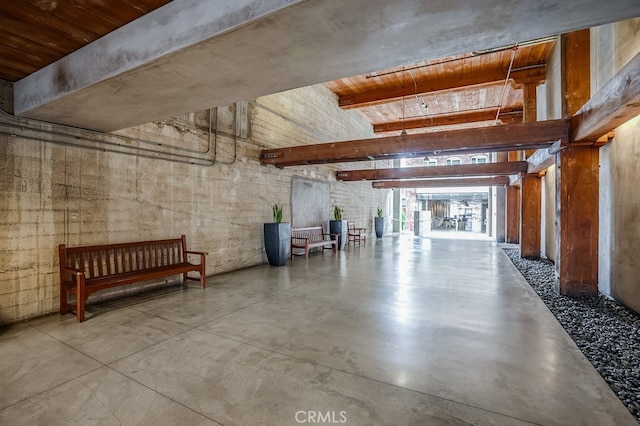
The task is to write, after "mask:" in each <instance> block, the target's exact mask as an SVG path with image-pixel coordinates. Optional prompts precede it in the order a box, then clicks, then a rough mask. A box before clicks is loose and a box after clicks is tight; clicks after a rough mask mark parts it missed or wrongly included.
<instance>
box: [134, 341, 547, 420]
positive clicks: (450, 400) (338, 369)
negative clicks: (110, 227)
mask: <svg viewBox="0 0 640 426" xmlns="http://www.w3.org/2000/svg"><path fill="white" fill-rule="evenodd" d="M198 331H202V332H205V333H207V334H211V335H213V336H216V337H219V338H222V339H225V340H230V341H232V342H235V343H238V344H241V345H245V346H249V347H252V348H255V349H258V350H262V351H266V352H270V353H272V354H275V355H278V356H281V357H284V358H287V359H291V360H295V361H296V362H300V363H308V364H312V365H314V366H318V367H322V368H326V369H328V370H331V371H335V372H337V373H341V374H345V375H348V376H352V377H357V378H360V379H363V380H370V381H372V382H375V383H378V384H381V385H384V386H390V387H392V388H396V389H402V390H405V391H409V392H415V393H416V394H419V395H423V396H426V397H429V398H435V399H438V400H441V401H446V402H449V403H453V404H457V405H463V406H465V407H468V408H472V409H475V410H480V411H482V412H485V413H490V414H494V415H497V416H501V417H505V418H509V419H514V420H517V421H520V422H524V423H528V424H531V425H536V426H544V425H543V424H541V423H536V422H532V421H531V420H527V419H522V418H518V417H514V416H512V415H509V414H505V413H500V412H498V411H495V410H490V409H487V408H483V407H479V406H475V405H471V404H468V403H465V402H461V401H456V400H455V399H451V398H444V397H442V396H440V395H433V394H430V393H428V392H424V391H420V390H417V389H412V388H409V387H404V386H399V385H397V384H395V383H389V382H385V381H383V380H380V379H376V378H373V377H367V376H363V375H361V374H356V373H354V372H351V371H347V370H343V369H340V368H335V367H331V366H329V365H326V364H323V363H320V362H314V361H309V360H308V359H304V358H298V357H296V356H292V355H290V354H286V353H282V352H279V351H277V350H274V349H270V348H266V347H262V346H260V345H256V344H255V343H249V342H246V341H243V340H239V339H237V338H234V337H231V336H227V335H223V334H219V333H214V332H212V331H209V330H204V329H198ZM127 377H128V376H127Z"/></svg>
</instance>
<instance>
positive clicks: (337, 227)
mask: <svg viewBox="0 0 640 426" xmlns="http://www.w3.org/2000/svg"><path fill="white" fill-rule="evenodd" d="M342 212H343V210H342V209H341V208H340V207H338V206H335V207H334V208H333V220H330V221H329V232H330V233H331V234H338V250H344V246H345V244H346V243H347V221H346V220H343V219H342Z"/></svg>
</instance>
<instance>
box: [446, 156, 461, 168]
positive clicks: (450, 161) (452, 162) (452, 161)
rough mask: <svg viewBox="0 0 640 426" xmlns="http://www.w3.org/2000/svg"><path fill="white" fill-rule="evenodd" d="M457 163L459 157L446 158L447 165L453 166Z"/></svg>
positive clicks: (458, 162)
mask: <svg viewBox="0 0 640 426" xmlns="http://www.w3.org/2000/svg"><path fill="white" fill-rule="evenodd" d="M457 164H460V157H450V158H447V166H455V165H457Z"/></svg>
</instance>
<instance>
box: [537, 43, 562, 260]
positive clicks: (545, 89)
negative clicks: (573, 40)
mask: <svg viewBox="0 0 640 426" xmlns="http://www.w3.org/2000/svg"><path fill="white" fill-rule="evenodd" d="M561 54H562V49H561V46H560V38H558V40H557V41H556V44H555V46H554V47H553V49H552V51H551V53H550V54H549V57H548V58H547V70H548V71H547V80H546V82H545V84H543V85H541V86H540V87H539V88H538V91H537V98H538V111H537V113H538V120H540V121H542V120H555V119H559V118H562V56H561ZM542 197H543V200H542V206H543V211H542V227H543V228H542V229H541V232H540V235H541V236H542V242H541V247H540V249H541V254H542V256H544V257H546V258H547V259H549V260H552V261H554V262H555V260H556V170H555V166H553V167H550V168H548V169H547V170H546V174H545V176H544V177H543V178H542Z"/></svg>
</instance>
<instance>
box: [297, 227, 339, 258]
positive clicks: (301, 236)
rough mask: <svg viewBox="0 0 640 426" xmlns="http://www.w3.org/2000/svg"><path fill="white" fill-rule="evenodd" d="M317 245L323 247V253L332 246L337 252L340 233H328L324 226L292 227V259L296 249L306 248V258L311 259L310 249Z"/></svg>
mask: <svg viewBox="0 0 640 426" xmlns="http://www.w3.org/2000/svg"><path fill="white" fill-rule="evenodd" d="M327 238H329V239H327ZM332 246H333V247H332ZM315 247H322V253H324V250H325V249H330V248H333V252H334V253H337V252H338V234H326V233H325V232H324V228H323V227H322V226H311V227H308V228H291V259H293V256H294V255H295V253H294V249H304V258H305V260H307V259H309V249H312V248H315Z"/></svg>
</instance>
